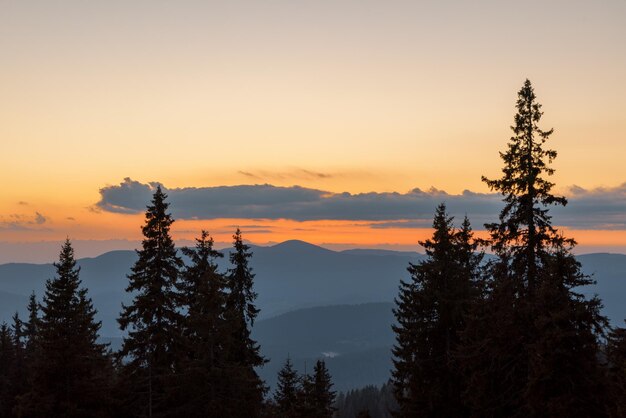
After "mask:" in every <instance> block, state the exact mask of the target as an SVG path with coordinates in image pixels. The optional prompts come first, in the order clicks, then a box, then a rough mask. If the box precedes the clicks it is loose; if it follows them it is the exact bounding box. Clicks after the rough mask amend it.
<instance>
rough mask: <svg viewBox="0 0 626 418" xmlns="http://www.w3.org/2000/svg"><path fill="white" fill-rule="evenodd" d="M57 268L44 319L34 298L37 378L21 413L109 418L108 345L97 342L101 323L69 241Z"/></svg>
mask: <svg viewBox="0 0 626 418" xmlns="http://www.w3.org/2000/svg"><path fill="white" fill-rule="evenodd" d="M54 266H55V268H56V276H55V277H54V278H53V279H50V280H48V281H47V282H46V291H45V294H44V297H43V304H42V307H41V308H42V313H43V316H42V318H41V320H40V321H39V320H37V319H36V316H37V315H36V312H37V309H36V307H35V306H34V305H35V303H34V298H31V305H33V306H31V308H30V310H31V312H30V313H31V319H30V321H29V324H28V326H27V330H29V331H28V332H27V334H30V333H31V332H33V329H35V330H36V338H35V340H34V341H29V344H31V345H32V344H34V347H33V348H32V350H33V351H32V354H31V355H32V356H33V357H32V358H29V361H32V362H33V379H32V382H31V391H30V392H29V393H28V394H27V395H26V396H25V397H24V399H23V403H22V404H21V405H20V407H19V409H20V410H21V411H23V412H24V414H25V415H27V416H36V417H100V416H106V414H107V413H108V408H109V407H108V405H109V402H110V399H109V386H108V383H109V381H110V380H109V377H110V375H109V373H110V372H111V364H110V358H109V355H108V353H107V349H106V346H105V345H103V344H100V343H98V342H97V340H98V331H99V329H100V322H96V320H95V319H94V317H95V314H96V311H95V309H94V307H93V304H92V302H91V299H90V298H89V297H88V296H87V289H85V288H81V281H80V278H79V271H80V269H79V268H78V267H76V260H75V259H74V250H73V249H72V246H71V243H70V241H69V240H66V241H65V243H64V245H63V248H62V249H61V253H60V257H59V261H58V262H57V263H55V264H54ZM37 322H39V324H38V326H36V327H35V324H36V323H37ZM29 338H32V334H31V335H30V336H29ZM27 346H28V345H27Z"/></svg>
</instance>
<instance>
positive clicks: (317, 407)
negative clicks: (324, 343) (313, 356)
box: [311, 360, 336, 418]
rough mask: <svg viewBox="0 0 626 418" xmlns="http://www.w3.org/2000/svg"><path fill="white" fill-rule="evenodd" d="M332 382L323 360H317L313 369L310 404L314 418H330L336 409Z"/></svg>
mask: <svg viewBox="0 0 626 418" xmlns="http://www.w3.org/2000/svg"><path fill="white" fill-rule="evenodd" d="M332 387H333V382H332V379H331V376H330V373H329V372H328V369H327V368H326V363H325V362H324V361H323V360H317V361H316V362H315V367H314V368H313V388H312V389H313V390H312V394H311V395H312V402H313V405H314V408H313V409H314V411H315V417H316V418H332V416H333V414H334V413H335V410H336V408H335V407H334V404H335V396H336V392H335V391H333V390H332Z"/></svg>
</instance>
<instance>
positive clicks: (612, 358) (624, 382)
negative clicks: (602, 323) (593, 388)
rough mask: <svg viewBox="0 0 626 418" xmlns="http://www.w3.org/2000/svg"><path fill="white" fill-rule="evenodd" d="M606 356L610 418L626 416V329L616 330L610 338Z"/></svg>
mask: <svg viewBox="0 0 626 418" xmlns="http://www.w3.org/2000/svg"><path fill="white" fill-rule="evenodd" d="M606 356H607V362H608V371H607V372H608V376H607V377H608V383H609V388H610V403H609V416H610V417H611V418H617V417H624V416H626V328H615V329H613V330H612V331H611V333H610V334H609V338H608V343H607V348H606Z"/></svg>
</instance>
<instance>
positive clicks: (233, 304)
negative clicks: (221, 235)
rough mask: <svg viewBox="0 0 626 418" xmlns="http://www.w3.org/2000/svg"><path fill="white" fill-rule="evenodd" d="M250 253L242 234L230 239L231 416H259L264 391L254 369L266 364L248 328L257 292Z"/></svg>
mask: <svg viewBox="0 0 626 418" xmlns="http://www.w3.org/2000/svg"><path fill="white" fill-rule="evenodd" d="M251 257H252V252H251V251H250V247H249V246H248V245H246V244H244V242H243V239H242V236H241V231H240V230H239V229H237V231H236V233H235V235H234V236H233V250H232V252H231V253H230V257H229V258H230V263H231V268H230V269H229V270H228V274H227V276H226V279H227V284H226V287H227V292H228V294H227V297H226V310H225V313H224V317H225V321H226V327H227V329H228V330H229V333H228V334H229V335H228V336H227V337H226V339H225V352H226V353H227V358H226V362H227V363H228V367H229V370H230V373H229V375H230V378H229V379H228V383H227V385H226V388H225V391H226V393H227V399H226V403H227V404H228V405H230V406H229V409H230V412H229V416H231V417H246V418H248V417H256V416H259V414H260V412H261V410H262V405H263V397H264V393H265V391H266V388H265V385H264V383H263V381H262V380H261V379H260V378H259V376H258V374H257V372H256V370H255V367H260V366H262V365H263V364H265V362H266V360H265V359H264V358H263V357H262V356H261V354H260V347H259V345H258V344H257V342H256V341H254V340H253V339H252V337H251V335H250V333H251V331H250V327H252V325H253V324H254V320H255V318H256V316H257V315H258V313H259V310H258V309H257V308H256V307H255V305H254V300H255V299H256V296H257V295H256V293H255V292H254V290H253V280H254V274H253V273H252V268H251V267H250V265H249V262H250V258H251Z"/></svg>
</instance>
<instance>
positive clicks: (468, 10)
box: [0, 0, 626, 262]
mask: <svg viewBox="0 0 626 418" xmlns="http://www.w3.org/2000/svg"><path fill="white" fill-rule="evenodd" d="M522 6H523V7H522ZM624 21H626V2H624V1H623V0H612V1H596V2H588V1H550V2H542V1H526V2H523V3H519V2H510V1H474V2H466V1H445V0H444V1H393V0H390V1H384V2H383V1H371V0H359V1H356V0H354V1H349V0H334V1H326V0H318V1H315V2H313V1H311V2H307V1H299V2H294V1H287V0H268V1H262V2H261V1H248V0H230V1H223V2H222V1H219V2H218V1H178V2H171V1H159V0H152V1H141V0H136V1H133V2H128V1H116V0H111V1H106V2H85V1H71V0H65V1H58V2H50V1H28V0H20V1H11V0H0V262H6V261H22V260H35V259H36V260H47V259H50V258H51V257H52V255H51V254H53V252H51V251H52V250H49V249H47V248H55V246H57V245H59V244H58V243H59V241H61V240H63V239H65V237H70V238H71V239H73V240H75V242H76V243H77V254H78V256H87V255H89V256H92V255H96V254H97V253H100V252H103V251H106V250H109V249H113V248H126V247H129V248H132V247H134V246H136V243H137V242H138V240H140V239H141V231H140V227H141V225H142V223H143V215H142V210H143V208H145V205H146V204H148V203H149V202H148V201H149V196H150V191H151V190H153V188H154V187H155V185H156V184H161V185H162V186H163V187H164V188H165V189H166V190H167V191H168V193H169V195H170V198H171V203H172V206H171V209H172V213H173V215H174V216H175V217H176V218H177V219H178V220H177V222H176V223H175V224H174V227H173V235H174V238H175V239H176V240H177V241H178V242H180V243H186V242H191V240H193V238H194V237H195V236H197V235H198V234H199V230H200V229H202V228H204V229H208V230H209V231H210V232H211V233H212V234H213V235H214V236H215V239H216V241H217V242H219V243H221V244H222V245H227V244H228V242H229V241H230V235H231V234H232V232H233V230H234V228H236V227H237V226H240V227H241V228H242V230H243V232H244V237H246V238H247V239H248V240H250V241H251V242H253V243H256V244H261V245H269V244H272V243H276V242H280V241H283V240H286V239H302V240H306V241H309V242H312V243H315V244H319V245H325V246H327V247H329V248H351V247H370V248H371V247H376V248H397V249H418V250H419V246H418V244H417V243H418V241H419V240H421V239H424V238H425V237H427V235H428V234H429V233H430V229H429V227H430V219H432V214H433V212H434V209H435V207H436V205H437V204H438V203H439V202H441V201H445V202H446V203H448V204H449V205H450V206H451V208H452V213H453V214H454V215H455V216H456V217H457V218H459V217H462V216H464V215H466V214H467V215H468V217H470V220H472V221H473V223H474V225H475V228H476V229H477V230H478V233H479V234H481V233H482V232H480V230H481V229H482V227H481V225H482V223H483V222H486V221H490V220H494V219H495V217H497V213H498V210H499V207H500V206H498V205H499V203H498V197H497V196H494V195H492V194H491V193H490V191H489V190H488V189H487V188H486V186H485V185H484V184H483V183H482V182H481V175H485V176H487V177H491V178H494V177H497V176H499V173H500V168H501V160H500V158H499V155H498V152H499V151H502V150H504V149H505V147H506V143H507V141H508V139H509V138H510V136H511V134H510V129H509V126H510V125H511V123H512V122H513V115H514V113H515V109H514V103H515V99H516V92H517V91H518V90H519V88H520V87H521V85H522V83H523V82H524V80H525V79H526V78H529V79H530V80H531V81H532V82H533V86H534V87H535V92H536V94H537V96H538V100H539V102H540V103H542V104H543V110H544V112H545V114H544V118H543V119H542V126H543V127H544V128H545V129H549V128H554V129H555V133H554V135H553V136H552V137H551V139H550V142H549V146H550V147H551V148H553V149H556V150H557V151H558V154H559V155H558V158H557V160H556V161H555V163H554V165H553V167H554V168H555V169H556V174H555V176H554V177H553V181H554V182H555V183H556V185H557V186H556V190H557V191H558V192H559V193H562V194H564V195H566V196H568V197H569V198H570V204H569V205H568V207H567V208H565V209H562V210H556V211H554V223H555V224H557V225H559V226H560V227H562V228H563V229H564V231H566V233H567V234H568V235H570V236H573V237H575V238H576V239H577V240H578V241H579V244H580V246H579V251H587V252H590V251H614V252H625V253H626V186H624V184H626V164H624V162H623V161H624V155H626V113H625V112H624V109H626V78H625V77H624V74H626V42H624V40H625V39H626V25H624V24H623V22H624ZM459 222H460V219H459ZM56 251H57V250H55V252H56Z"/></svg>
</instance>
